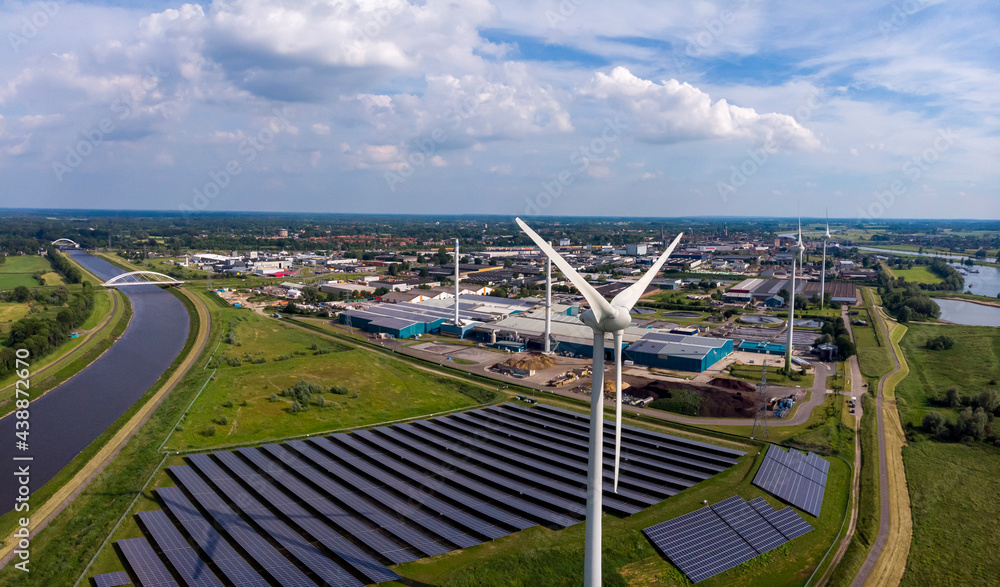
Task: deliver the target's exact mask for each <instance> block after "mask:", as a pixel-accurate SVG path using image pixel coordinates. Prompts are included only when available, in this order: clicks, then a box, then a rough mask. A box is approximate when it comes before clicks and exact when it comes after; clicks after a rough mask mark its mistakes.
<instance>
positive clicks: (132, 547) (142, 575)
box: [116, 538, 180, 587]
mask: <svg viewBox="0 0 1000 587" xmlns="http://www.w3.org/2000/svg"><path fill="white" fill-rule="evenodd" d="M116 544H117V545H118V548H120V549H121V551H122V555H123V556H124V557H125V560H126V561H128V565H129V567H131V568H132V572H133V573H134V574H135V577H136V579H137V580H138V583H139V587H180V585H178V583H177V581H175V580H174V578H173V576H171V574H170V571H168V570H167V567H166V566H165V565H164V564H163V561H161V560H160V557H158V556H156V553H155V552H153V548H152V547H151V546H150V545H149V543H148V542H146V539H145V538H128V539H126V540H119V541H118V542H117V543H116Z"/></svg>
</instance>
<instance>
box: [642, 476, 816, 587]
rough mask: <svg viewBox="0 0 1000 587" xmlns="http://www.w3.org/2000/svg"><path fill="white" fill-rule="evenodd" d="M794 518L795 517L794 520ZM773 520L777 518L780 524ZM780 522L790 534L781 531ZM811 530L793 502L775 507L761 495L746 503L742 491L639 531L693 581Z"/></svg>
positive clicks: (716, 572)
mask: <svg viewBox="0 0 1000 587" xmlns="http://www.w3.org/2000/svg"><path fill="white" fill-rule="evenodd" d="M793 518H794V519H796V520H798V524H796V523H795V521H794V520H793ZM779 519H780V520H779ZM772 520H775V521H776V522H778V523H780V525H781V527H779V526H778V525H775V522H772ZM793 526H794V529H793ZM803 526H804V528H803ZM782 527H783V528H784V529H785V531H788V534H785V533H784V532H782ZM809 530H812V526H809V524H806V522H805V521H804V520H802V518H801V517H800V516H799V515H798V514H796V513H795V511H794V510H793V509H791V508H784V509H782V510H781V511H778V512H775V511H774V509H773V508H771V506H770V505H768V503H767V502H766V501H764V499H763V498H756V499H754V500H753V501H751V502H749V503H747V502H746V501H744V500H743V499H742V498H741V497H739V496H733V497H731V498H729V499H726V500H723V501H720V502H719V503H716V504H713V505H711V506H706V507H703V508H701V509H699V510H696V511H693V512H691V513H689V514H685V515H683V516H679V517H677V518H674V519H672V520H667V521H666V522H662V523H660V524H656V525H655V526H650V527H649V528H646V529H645V530H643V533H644V534H645V535H646V537H647V538H648V539H649V541H650V542H652V543H653V546H655V547H656V548H657V550H659V551H660V552H661V553H662V554H663V556H665V557H666V558H668V559H669V560H670V561H671V562H672V563H674V565H676V566H677V568H679V569H680V570H681V572H683V573H684V574H685V575H687V576H688V578H689V579H691V581H692V582H694V583H697V582H699V581H702V580H704V579H707V578H709V577H712V576H714V575H717V574H719V573H721V572H723V571H725V570H728V569H731V568H733V567H735V566H737V565H739V564H742V563H744V562H746V561H748V560H751V559H753V558H755V557H757V556H759V555H761V554H763V553H765V552H767V551H769V550H771V549H774V548H776V547H778V546H781V545H782V544H784V543H785V542H787V541H788V540H791V539H792V538H795V537H797V536H801V535H802V534H805V533H806V532H808V531H809Z"/></svg>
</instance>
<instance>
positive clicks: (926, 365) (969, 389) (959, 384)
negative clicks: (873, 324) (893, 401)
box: [896, 324, 1000, 426]
mask: <svg viewBox="0 0 1000 587" xmlns="http://www.w3.org/2000/svg"><path fill="white" fill-rule="evenodd" d="M941 335H946V336H949V337H951V338H953V339H954V340H955V346H954V347H953V348H951V349H949V350H941V351H932V350H928V349H927V348H926V344H927V339H929V338H933V337H936V336H941ZM900 346H901V347H902V349H903V354H904V355H905V357H906V362H907V363H908V364H909V365H910V375H909V376H908V377H906V379H904V380H903V381H902V382H901V383H900V384H899V386H898V387H897V388H896V394H897V395H898V396H899V399H900V402H899V409H900V412H901V413H900V416H901V418H902V422H903V424H904V425H905V424H906V423H907V422H909V423H911V424H913V425H915V426H917V425H920V423H921V422H922V421H923V418H924V415H925V414H926V413H927V412H928V411H930V410H931V409H934V410H936V411H938V412H940V413H941V414H942V415H944V416H945V418H946V419H949V420H950V421H954V420H955V418H957V416H958V412H959V409H954V410H953V409H951V408H947V407H943V406H933V407H932V406H931V400H934V399H936V398H938V397H943V396H944V393H945V392H946V391H947V390H948V389H949V388H952V387H954V388H956V389H958V391H959V392H961V393H962V395H965V396H972V395H977V394H979V393H980V392H982V391H983V390H984V389H987V388H989V387H990V384H989V382H990V381H991V380H994V381H995V380H997V379H1000V330H998V329H996V328H990V327H986V326H959V325H951V324H940V325H939V324H910V325H909V331H908V332H907V333H906V336H904V337H903V340H902V341H900Z"/></svg>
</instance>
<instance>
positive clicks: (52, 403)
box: [0, 251, 190, 513]
mask: <svg viewBox="0 0 1000 587" xmlns="http://www.w3.org/2000/svg"><path fill="white" fill-rule="evenodd" d="M69 254H70V255H71V256H72V257H73V258H74V260H76V261H77V262H78V263H79V264H80V265H82V266H84V267H86V268H87V269H88V270H89V271H90V272H92V273H93V274H94V275H96V276H97V277H99V278H101V279H105V280H107V279H110V278H111V277H114V276H115V275H118V274H121V273H124V271H122V270H121V269H119V268H117V267H115V266H114V265H111V264H110V263H108V262H106V261H104V260H103V259H100V258H98V257H94V256H92V255H89V254H87V253H86V252H83V251H70V252H69ZM122 291H123V292H124V293H125V295H126V296H128V298H129V301H130V302H131V303H132V321H131V322H130V323H129V325H128V328H127V329H126V330H125V333H124V334H123V335H122V337H121V338H120V339H118V341H117V342H116V343H115V344H114V345H113V346H112V347H111V348H110V349H109V350H108V351H107V352H105V353H104V354H103V355H101V356H100V357H99V358H98V359H97V360H95V361H94V362H93V363H91V364H90V365H88V366H87V367H86V368H85V369H84V370H82V371H80V372H79V373H78V374H77V375H76V376H74V377H73V378H71V379H70V380H68V381H66V382H65V383H63V384H62V385H60V386H59V387H57V388H55V389H53V390H51V391H50V392H48V393H47V394H45V395H44V396H42V397H41V398H38V399H33V401H32V402H31V405H30V409H29V412H30V417H29V419H28V422H29V423H30V428H29V432H30V435H29V438H28V445H29V447H30V449H29V450H27V451H23V452H22V451H18V450H15V442H16V441H17V440H18V439H17V438H16V437H15V436H14V432H15V422H16V420H15V416H14V414H11V415H9V416H7V417H6V418H3V419H2V420H0V512H3V513H6V512H9V511H10V510H11V509H13V508H14V505H15V498H16V496H17V490H18V485H17V482H16V479H15V476H14V473H15V470H16V467H15V462H14V461H13V460H12V458H13V457H15V456H17V457H25V456H28V457H32V458H33V460H32V461H30V462H27V463H25V462H18V463H16V464H17V465H19V466H20V465H25V464H27V465H29V466H30V480H31V483H30V488H31V491H32V492H34V491H35V490H37V489H38V488H40V487H41V486H42V485H44V484H45V483H46V482H48V481H49V480H51V479H52V478H53V477H54V476H55V475H56V474H57V473H58V472H59V471H60V470H61V469H62V468H63V467H65V466H66V465H68V464H69V463H70V461H72V460H73V458H74V457H76V455H78V454H79V453H80V451H82V450H84V449H85V448H86V447H87V446H88V445H89V444H90V443H91V442H93V441H94V440H95V439H96V438H97V437H98V436H100V435H101V433H102V432H104V431H105V430H106V429H107V428H108V427H109V426H110V425H111V424H113V423H114V422H115V420H117V419H118V418H119V417H121V415H122V414H124V413H125V412H126V411H127V410H128V409H129V408H130V407H131V406H132V405H133V404H134V403H135V402H136V401H137V400H138V399H139V398H140V397H142V395H143V394H144V393H145V392H146V391H147V390H149V388H150V387H152V386H153V384H154V383H155V382H156V380H157V379H159V378H160V376H161V375H163V373H164V372H165V371H166V370H167V368H168V367H169V366H170V364H171V363H173V361H174V359H175V358H176V357H177V355H179V354H180V351H181V350H182V349H183V348H184V342H185V340H187V335H188V329H189V328H190V320H189V316H188V313H187V309H186V308H185V307H184V304H183V303H181V301H180V300H178V299H177V298H176V297H174V296H173V294H171V293H169V292H167V291H165V290H163V289H161V288H160V287H159V286H155V285H138V286H129V287H123V288H122ZM29 361H30V359H29Z"/></svg>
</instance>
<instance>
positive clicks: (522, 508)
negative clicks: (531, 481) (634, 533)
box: [354, 428, 579, 529]
mask: <svg viewBox="0 0 1000 587" xmlns="http://www.w3.org/2000/svg"><path fill="white" fill-rule="evenodd" d="M396 434H397V433H396V432H395V431H394V430H393V429H391V428H375V429H374V430H361V431H358V432H355V433H354V435H355V436H357V437H360V438H363V439H365V440H366V441H369V442H370V443H371V444H373V445H375V446H378V447H379V448H381V449H382V450H384V451H386V452H389V453H390V454H392V455H394V456H395V457H396V458H398V459H402V460H404V461H406V462H407V463H410V464H412V465H414V466H415V467H418V468H420V469H421V470H425V471H428V472H429V473H430V474H432V475H434V476H435V479H437V480H440V481H442V482H443V483H447V484H454V485H457V486H458V487H459V488H461V490H462V491H467V492H470V493H472V494H473V495H478V496H481V497H482V498H484V499H487V500H491V501H492V502H493V503H495V504H502V505H503V506H504V508H506V507H509V508H512V509H513V510H515V511H516V512H518V514H519V515H518V516H515V518H513V519H511V520H510V522H508V523H511V524H525V525H524V526H523V527H522V526H517V527H521V528H522V529H523V528H528V527H531V526H534V525H535V523H534V522H530V523H529V522H528V521H527V520H526V518H530V519H532V520H535V521H537V522H544V523H547V524H551V525H554V526H561V527H565V526H571V525H573V524H576V523H577V522H579V519H577V518H574V517H572V516H569V515H566V514H562V513H559V512H557V511H554V510H552V509H549V508H547V507H543V506H540V505H537V504H536V503H534V502H532V501H528V500H527V499H525V497H527V496H526V495H524V494H522V493H521V492H519V491H517V489H516V488H511V487H502V488H497V487H494V486H492V485H489V484H487V483H485V482H482V481H480V480H478V479H477V477H476V475H475V474H474V473H472V472H467V471H466V470H463V469H460V468H459V467H457V466H450V465H447V464H442V463H441V462H438V461H436V460H432V459H431V458H428V456H429V455H434V454H436V453H435V452H434V451H430V452H428V451H425V450H412V449H411V448H409V446H410V445H409V442H408V438H407V437H406V436H404V435H402V434H399V435H398V436H396ZM490 481H495V479H491V480H490ZM525 487H527V486H525ZM482 511H484V512H487V511H494V512H495V514H491V515H493V517H494V519H496V520H498V521H501V522H506V521H507V520H505V519H504V518H505V515H504V513H503V512H504V511H505V509H503V508H500V507H494V508H493V509H492V510H482ZM518 519H520V520H522V521H517V520H518Z"/></svg>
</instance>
